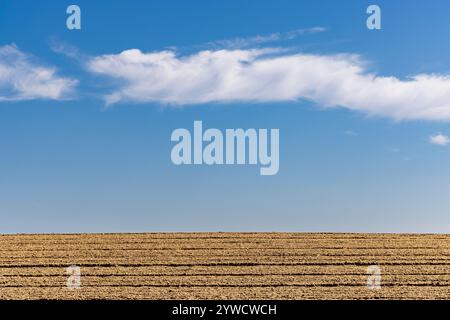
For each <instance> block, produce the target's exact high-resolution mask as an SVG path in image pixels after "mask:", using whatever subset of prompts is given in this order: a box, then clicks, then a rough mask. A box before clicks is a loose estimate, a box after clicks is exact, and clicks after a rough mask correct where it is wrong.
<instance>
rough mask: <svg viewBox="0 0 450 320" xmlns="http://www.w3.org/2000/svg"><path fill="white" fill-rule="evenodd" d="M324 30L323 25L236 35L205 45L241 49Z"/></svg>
mask: <svg viewBox="0 0 450 320" xmlns="http://www.w3.org/2000/svg"><path fill="white" fill-rule="evenodd" d="M326 30H327V29H326V28H323V27H313V28H307V29H297V30H292V31H289V32H274V33H271V34H268V35H258V36H254V37H247V38H242V37H238V38H233V39H226V40H218V41H212V42H208V43H207V44H206V46H208V47H214V48H217V47H221V48H226V49H243V48H248V47H255V46H258V45H262V44H265V43H270V42H276V41H287V40H293V39H295V38H298V37H300V36H305V35H310V34H316V33H320V32H325V31H326Z"/></svg>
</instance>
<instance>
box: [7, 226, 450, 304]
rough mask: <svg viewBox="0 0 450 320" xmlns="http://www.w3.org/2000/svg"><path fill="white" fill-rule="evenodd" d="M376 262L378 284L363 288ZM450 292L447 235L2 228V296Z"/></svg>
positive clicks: (398, 295)
mask: <svg viewBox="0 0 450 320" xmlns="http://www.w3.org/2000/svg"><path fill="white" fill-rule="evenodd" d="M71 265H76V266H79V267H80V269H81V287H80V288H77V289H68V288H67V280H68V277H69V275H68V274H67V273H66V268H67V267H69V266H71ZM370 265H377V266H379V267H380V269H381V277H382V278H381V289H379V290H369V289H368V288H367V279H368V276H369V275H368V274H367V267H368V266H370ZM449 298H450V236H448V235H419V234H344V233H342V234H319V233H145V234H69V235H59V234H55V235H0V299H449Z"/></svg>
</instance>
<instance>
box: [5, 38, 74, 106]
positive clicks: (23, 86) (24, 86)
mask: <svg viewBox="0 0 450 320" xmlns="http://www.w3.org/2000/svg"><path fill="white" fill-rule="evenodd" d="M32 60H33V59H32V57H31V56H29V55H27V54H25V53H23V52H22V51H20V50H19V49H18V48H17V47H16V46H14V45H6V46H0V101H21V100H34V99H49V100H63V99H66V98H68V97H69V96H70V95H71V94H72V93H73V90H74V88H75V87H76V85H77V84H78V82H77V80H74V79H70V78H64V77H60V76H57V74H56V69H55V68H53V67H47V66H42V65H39V64H36V63H34V62H33V61H32Z"/></svg>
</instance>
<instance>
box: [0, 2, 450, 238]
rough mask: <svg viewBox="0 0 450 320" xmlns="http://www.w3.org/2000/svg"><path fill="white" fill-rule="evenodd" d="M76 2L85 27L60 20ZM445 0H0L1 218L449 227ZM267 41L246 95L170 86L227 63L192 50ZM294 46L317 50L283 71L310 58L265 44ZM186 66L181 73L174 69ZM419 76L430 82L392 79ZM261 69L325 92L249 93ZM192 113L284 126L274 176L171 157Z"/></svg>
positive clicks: (256, 227) (73, 224) (226, 122)
mask: <svg viewBox="0 0 450 320" xmlns="http://www.w3.org/2000/svg"><path fill="white" fill-rule="evenodd" d="M70 4H77V5H78V6H79V7H80V8H81V30H68V29H67V28H66V19H67V17H68V15H67V14H66V8H67V7H68V6H69V5H70ZM370 4H377V5H378V6H379V7H380V8H381V12H382V15H381V19H382V20H381V21H382V29H381V30H369V29H367V27H366V19H367V17H368V15H367V14H366V8H367V7H368V5H370ZM449 13H450V2H449V1H448V0H433V1H422V0H414V1H401V0H396V1H392V0H389V1H384V0H377V1H370V2H369V1H356V0H345V1H344V0H342V1H336V0H330V1H325V0H321V1H318V0H314V1H312V0H311V1H306V0H305V1H303V0H302V1H299V0H281V1H280V0H277V1H261V0H260V1H242V0H227V1H181V0H180V1H140V0H139V1H138V0H129V1H116V0H110V1H92V0H89V1H87V0H77V1H75V2H69V1H25V0H2V1H1V2H0V232H2V233H17V232H21V233H22V232H23V233H28V232H33V233H35V232H39V233H41V232H58V233H59V232H141V231H155V232H156V231H308V232H309V231H311V232H312V231H330V232H445V233H448V232H449V231H450V195H449V190H450V145H447V144H448V142H449V141H447V140H446V137H447V135H450V126H449V124H448V122H449V117H448V116H447V113H448V112H449V111H446V110H450V91H449V89H450V86H448V82H449V81H450V80H449V79H448V77H449V75H450V55H449V52H450V41H448V35H449V34H450V18H449ZM274 48H277V49H276V50H278V51H279V52H278V53H275V54H274V53H269V54H268V55H269V58H267V57H266V56H264V55H265V53H264V54H262V55H263V56H261V57H258V58H256V59H266V58H267V59H268V62H267V63H268V64H267V69H261V70H263V71H261V73H256V72H255V73H252V74H251V75H249V76H248V78H247V77H245V78H244V77H242V78H239V80H236V81H240V82H236V86H238V87H240V88H242V90H241V91H242V92H241V91H239V92H240V94H242V97H243V98H242V99H230V100H227V99H226V97H225V98H218V99H216V100H214V99H213V100H206V101H200V100H199V99H200V98H199V97H204V95H202V94H201V93H198V94H197V92H196V90H200V89H199V88H200V84H197V83H194V84H195V87H193V89H192V90H190V91H186V92H184V91H178V90H181V89H179V88H180V86H185V85H186V83H188V84H189V79H190V78H189V77H190V76H192V74H195V72H205V73H206V72H214V75H216V76H217V77H222V75H223V73H224V72H227V71H228V70H229V67H228V66H227V65H225V67H223V68H224V69H223V70H222V69H220V68H221V67H220V68H219V67H217V68H219V69H215V68H216V67H210V66H209V65H206V64H201V65H200V67H198V65H197V64H196V61H193V62H192V61H190V60H189V59H192V60H195V58H198V57H199V56H200V55H201V52H205V51H207V52H210V53H211V52H213V53H216V54H218V53H217V52H219V51H221V50H222V51H221V52H222V53H223V54H224V55H226V57H228V55H231V52H232V51H233V50H238V51H240V52H241V53H242V54H248V53H250V52H253V51H252V50H256V51H258V50H266V49H267V50H269V51H270V50H275V49H274ZM130 49H138V50H139V51H134V52H135V53H136V52H137V53H136V55H135V56H131V55H129V56H128V58H127V59H140V58H142V59H144V58H146V59H151V58H150V57H151V54H152V53H153V54H154V55H157V56H158V57H160V56H161V55H162V54H163V52H172V53H173V54H174V56H173V57H172V58H168V59H169V60H168V61H169V62H167V65H166V64H165V65H164V67H161V66H160V67H161V69H158V70H159V71H158V72H161V74H157V73H156V71H149V72H147V71H145V70H147V69H142V70H140V69H139V68H138V69H137V70H136V69H132V68H131V69H127V68H128V67H127V65H125V62H123V61H122V60H120V59H122V58H123V55H122V56H120V53H121V52H123V51H125V50H130ZM2 52H3V53H2ZM11 52H12V53H11ZM105 55H108V56H105ZM272 55H275V57H272ZM298 55H301V56H303V57H310V58H311V59H313V61H315V62H311V63H307V64H306V65H305V63H303V62H301V61H297V60H295V62H294V63H295V65H292V67H291V68H292V69H295V68H297V67H298V68H300V69H299V70H312V71H310V72H311V73H305V74H301V75H300V76H299V77H298V78H296V77H294V78H289V77H288V76H287V75H286V74H287V73H289V69H290V68H289V67H288V68H285V69H280V68H283V67H282V65H281V64H277V60H276V59H277V57H280V56H282V57H283V56H284V57H286V56H288V57H293V59H297V58H296V57H298ZM356 56H357V57H358V58H352V57H356ZM108 57H109V58H111V59H117V61H119V60H120V61H122V62H120V61H119V62H117V61H116V60H114V61H116V62H114V63H115V64H112V63H111V65H112V66H113V67H111V66H110V65H108V66H107V67H108V68H109V69H108V70H106V71H105V70H103V69H102V70H103V71H101V72H99V71H98V69H95V66H93V65H92V64H90V62H92V61H99V59H103V60H102V61H101V63H105V64H107V63H108V61H110V60H108ZM121 57H122V58H121ZM95 59H97V60H95ZM158 59H159V58H158ZM227 59H228V58H227ZM352 59H355V60H352ZM2 60H3V61H2ZM127 61H128V60H127ZM189 61H190V62H189ZM224 61H225V62H224V63H228V60H224ZM352 61H353V62H352ZM344 62H345V63H347V62H348V63H355V64H356V65H357V66H360V67H361V68H362V70H360V71H352V70H353V69H351V68H350V67H348V66H347V65H344V66H342V68H341V67H339V64H340V63H344ZM235 63H237V64H240V63H241V62H240V60H239V61H238V62H235ZM247 63H249V64H251V66H250V67H252V66H254V65H253V64H256V62H252V61H250V62H247ZM102 66H103V65H101V66H100V67H102ZM180 66H182V67H183V68H184V67H185V68H192V69H193V70H191V69H189V70H188V69H186V72H187V73H186V74H184V73H183V74H182V75H180V76H178V72H181V71H180V68H181V67H180ZM221 66H222V65H221ZM309 66H310V67H311V68H309V69H308V68H307V67H309ZM322 66H324V67H323V68H324V69H323V70H322V69H320V68H321V67H322ZM334 66H336V68H337V70H338V71H335V72H333V71H330V70H334V69H332V68H334ZM100 67H98V68H100ZM107 67H105V68H107ZM36 68H42V69H36ZM195 68H197V69H195ZM269 69H270V71H269ZM319 69H320V70H322V71H321V72H319ZM30 70H34V71H33V72H36V70H46V72H49V70H51V72H53V73H52V74H40V75H34V74H33V75H32V76H31V78H30ZM151 70H154V69H151ZM161 70H162V71H161ZM183 70H184V69H183ZM211 70H212V71H211ZM258 70H259V69H258ZM264 70H266V71H264ZM283 70H284V71H283ZM295 70H297V69H295ZM2 72H3V73H2ZM42 72H44V71H42ZM141 72H142V73H141ZM171 72H172V73H171ZM191 72H192V73H191ZM341 72H342V74H341ZM117 73H120V76H117ZM173 73H174V74H175V75H174V77H175V80H176V81H175V80H174V81H172V80H173V79H172V78H170V79H172V80H170V81H169V80H167V79H169V77H171V75H172V74H173ZM319 73H320V74H319ZM136 74H137V75H136ZM417 75H423V77H428V78H427V79H432V80H426V79H425V80H423V79H422V80H417V87H414V88H413V89H411V91H408V90H406V89H404V85H408V84H407V82H408V81H410V80H411V79H413V78H414V77H415V76H417ZM39 77H42V78H43V80H39V79H40V78H39ZM192 77H194V76H192ZM252 77H253V78H252ZM389 77H392V78H391V79H394V80H392V86H390V85H384V84H385V83H388V84H389V83H391V82H390V81H391V80H389V79H390V78H389ZM166 78H167V79H166ZM24 79H25V80H24ZM49 79H51V80H52V81H53V82H51V84H52V85H54V86H55V89H54V90H56V91H52V92H50V93H49V92H48V90H50V86H49V81H50V80H49ZM184 79H186V80H184ZM267 79H272V80H273V81H275V82H273V84H275V83H276V81H278V80H276V79H281V80H279V81H280V83H282V84H283V85H284V84H286V86H290V85H292V86H294V87H295V86H300V83H305V85H311V84H310V83H311V81H315V82H314V84H312V85H311V86H313V88H316V87H320V88H325V89H320V90H319V89H318V91H317V92H316V91H315V90H313V93H311V96H306V97H305V96H303V95H301V94H299V96H296V97H295V98H294V99H289V98H283V97H284V96H283V94H284V89H285V88H284V87H282V86H281V85H280V86H277V87H276V88H271V86H272V82H270V81H269V82H268V83H267V91H266V92H267V93H268V94H272V93H273V94H274V95H276V97H275V98H274V99H269V98H267V99H265V100H264V101H254V99H250V98H248V95H250V93H249V91H250V90H252V89H248V90H247V91H246V88H247V87H246V85H247V84H249V85H250V86H251V85H255V86H256V87H257V88H261V87H260V83H261V82H258V81H264V80H267ZM283 79H284V80H286V79H287V80H286V82H283V81H284V80H283ZM328 79H334V80H330V81H328ZM336 79H339V80H336ZM166 80H167V82H166ZM272 80H271V81H272ZM39 81H42V82H43V83H44V87H40V86H39V85H40V83H41V82H39ZM177 81H178V82H181V84H180V85H177V83H178V82H177ZM246 81H247V82H246ZM428 81H429V82H428ZM231 83H232V84H233V82H231ZM316 83H317V85H316ZM366 83H367V85H366ZM194 84H192V86H194ZM23 85H25V86H26V87H25V88H24V89H21V88H22V87H21V86H23ZM203 85H204V86H206V88H208V87H207V85H208V84H207V83H205V84H203ZM35 86H36V88H35ZM60 86H64V88H65V87H67V90H62V91H58V90H59V89H61V87H60ZM157 86H162V89H161V90H160V91H158V92H157V93H155V94H153V93H152V94H150V93H149V92H153V91H151V90H154V88H155V87H157ZM58 88H59V89H58ZM158 88H159V87H158ZM183 88H184V87H183ZM302 88H303V87H302ZM328 88H329V89H328ZM366 88H367V90H366ZM344 89H345V90H347V91H345V92H347V94H345V95H343V96H342V94H341V93H342V92H344ZM204 90H207V89H204ZM234 90H235V91H233V92H234V93H233V94H235V93H236V92H237V91H236V90H237V89H234ZM286 90H287V89H286ZM298 90H303V89H301V88H300V89H298ZM377 90H379V92H381V93H379V92H377ZM382 90H384V91H382ZM43 91H45V95H44V94H43V93H42V92H43ZM264 91H265V90H264ZM55 92H56V93H55ZM179 92H181V94H179ZM202 92H203V93H204V91H202ZM405 92H406V93H405ZM207 93H209V91H207ZM114 94H116V95H115V97H120V98H118V99H117V101H114V102H113V103H108V97H110V96H111V95H114ZM191 94H192V99H193V100H191V101H188V102H186V103H184V102H183V101H184V100H183V99H187V97H188V96H189V97H190V96H191ZM236 94H237V93H236ZM281 96H283V97H281ZM368 96H369V97H368ZM311 97H312V98H311ZM348 97H351V98H348ZM169 98H170V99H175V98H176V99H179V100H177V101H178V102H175V103H173V101H169V102H167V100H165V99H169ZM180 101H181V103H180ZM416 102H417V104H416ZM447 102H448V104H446V103H447ZM434 107H436V108H434ZM437 107H439V108H437ZM380 110H381V111H380ZM194 120H201V121H203V126H204V127H205V128H218V129H221V130H225V129H226V128H279V129H280V170H279V172H278V174H276V175H274V176H261V175H260V174H259V168H258V167H257V166H250V165H247V166H225V165H224V166H206V165H201V166H175V165H174V164H173V163H172V161H171V159H170V152H171V148H172V147H173V143H172V142H171V141H170V135H171V133H172V131H173V130H174V129H176V128H188V129H190V130H192V127H193V122H194ZM439 137H440V138H439ZM433 138H434V139H433Z"/></svg>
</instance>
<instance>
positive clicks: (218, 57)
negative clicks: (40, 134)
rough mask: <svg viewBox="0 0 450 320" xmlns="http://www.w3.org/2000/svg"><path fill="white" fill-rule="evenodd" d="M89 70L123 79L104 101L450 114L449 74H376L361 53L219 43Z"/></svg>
mask: <svg viewBox="0 0 450 320" xmlns="http://www.w3.org/2000/svg"><path fill="white" fill-rule="evenodd" d="M87 68H88V70H89V71H91V72H93V73H96V74H99V75H104V76H107V77H110V78H113V79H116V80H122V84H121V85H119V86H118V87H116V88H115V90H114V91H113V92H111V93H110V94H107V95H106V96H105V99H106V101H107V103H108V104H113V103H117V102H123V101H134V102H157V103H162V104H171V105H192V104H202V103H211V102H283V101H300V100H308V101H312V102H315V103H316V104H317V105H319V106H321V107H325V108H333V107H343V108H347V109H350V110H355V111H358V112H362V113H365V114H368V115H375V116H383V117H389V118H392V119H396V120H419V119H420V120H422V119H426V120H445V121H449V120H450V76H448V75H439V74H419V75H415V76H412V77H411V78H408V79H399V78H396V77H393V76H380V75H376V74H373V73H370V72H368V71H367V70H366V69H365V63H364V62H363V59H361V57H359V56H357V55H352V54H341V55H319V54H303V53H287V54H286V53H280V52H279V51H274V50H271V49H240V50H229V49H222V50H204V51H199V52H196V53H194V54H191V55H185V56H177V54H176V53H175V52H174V51H159V52H151V53H143V52H141V51H140V50H137V49H133V50H126V51H123V52H122V53H120V54H112V55H102V56H97V57H94V58H92V59H91V60H89V61H88V63H87Z"/></svg>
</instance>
